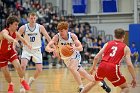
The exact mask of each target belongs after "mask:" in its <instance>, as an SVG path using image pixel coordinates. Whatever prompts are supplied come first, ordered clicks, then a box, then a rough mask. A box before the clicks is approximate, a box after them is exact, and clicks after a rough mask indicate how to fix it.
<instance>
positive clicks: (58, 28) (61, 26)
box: [57, 21, 69, 30]
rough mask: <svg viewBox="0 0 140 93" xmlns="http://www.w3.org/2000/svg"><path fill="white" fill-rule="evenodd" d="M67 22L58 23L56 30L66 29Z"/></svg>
mask: <svg viewBox="0 0 140 93" xmlns="http://www.w3.org/2000/svg"><path fill="white" fill-rule="evenodd" d="M68 26H69V25H68V22H65V21H62V22H60V23H58V25H57V30H63V29H68Z"/></svg>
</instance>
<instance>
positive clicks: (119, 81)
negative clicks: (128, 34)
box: [81, 28, 136, 93]
mask: <svg viewBox="0 0 140 93" xmlns="http://www.w3.org/2000/svg"><path fill="white" fill-rule="evenodd" d="M114 33H115V38H116V39H115V40H113V41H109V42H108V43H106V44H105V46H104V47H103V48H102V49H101V50H100V52H99V53H98V54H97V55H96V56H95V58H94V60H93V66H92V68H91V71H90V72H91V73H93V71H95V70H96V64H97V63H98V61H99V59H100V58H101V57H102V59H101V62H100V64H99V66H98V69H97V72H96V74H95V76H94V77H95V81H94V82H90V83H88V84H87V85H86V86H85V88H84V89H83V90H82V92H81V93H87V92H88V91H89V90H90V89H91V88H92V87H93V86H94V85H95V84H96V83H98V82H99V81H102V80H103V79H104V78H107V79H108V80H109V81H110V82H111V83H112V84H113V85H114V86H115V87H116V86H118V87H120V88H121V91H120V93H129V88H128V84H127V82H126V79H125V77H124V76H123V75H122V74H121V73H120V62H121V60H122V58H123V57H124V58H125V62H126V64H127V66H128V70H129V72H130V74H131V76H132V81H131V85H132V87H135V86H136V74H135V71H134V67H133V65H132V62H131V58H130V49H129V47H128V46H127V45H126V44H124V43H123V40H124V37H125V31H124V30H123V29H121V28H118V29H116V30H115V31H114Z"/></svg>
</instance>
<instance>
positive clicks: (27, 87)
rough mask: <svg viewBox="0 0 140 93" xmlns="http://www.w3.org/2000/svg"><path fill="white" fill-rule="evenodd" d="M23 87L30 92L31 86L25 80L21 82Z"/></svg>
mask: <svg viewBox="0 0 140 93" xmlns="http://www.w3.org/2000/svg"><path fill="white" fill-rule="evenodd" d="M21 85H22V86H23V87H24V89H25V90H30V86H29V85H28V83H27V82H26V81H25V80H22V81H21Z"/></svg>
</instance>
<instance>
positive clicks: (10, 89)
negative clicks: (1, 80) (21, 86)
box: [8, 84, 14, 93]
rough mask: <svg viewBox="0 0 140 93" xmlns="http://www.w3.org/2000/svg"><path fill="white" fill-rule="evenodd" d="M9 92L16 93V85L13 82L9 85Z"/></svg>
mask: <svg viewBox="0 0 140 93" xmlns="http://www.w3.org/2000/svg"><path fill="white" fill-rule="evenodd" d="M8 93H14V85H13V84H9V85H8Z"/></svg>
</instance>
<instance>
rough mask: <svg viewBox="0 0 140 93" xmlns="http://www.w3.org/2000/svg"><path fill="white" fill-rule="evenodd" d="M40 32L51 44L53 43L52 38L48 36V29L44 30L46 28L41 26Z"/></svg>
mask: <svg viewBox="0 0 140 93" xmlns="http://www.w3.org/2000/svg"><path fill="white" fill-rule="evenodd" d="M40 31H41V33H42V34H43V35H44V36H45V38H46V39H47V41H48V42H50V41H51V37H50V36H49V35H48V32H47V31H46V29H45V28H44V26H42V25H40Z"/></svg>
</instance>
